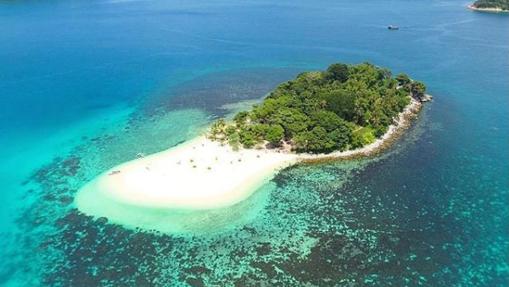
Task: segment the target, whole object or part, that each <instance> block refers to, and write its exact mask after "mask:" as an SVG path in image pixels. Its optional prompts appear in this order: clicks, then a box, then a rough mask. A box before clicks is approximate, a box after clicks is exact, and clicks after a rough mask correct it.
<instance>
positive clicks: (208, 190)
mask: <svg viewBox="0 0 509 287" xmlns="http://www.w3.org/2000/svg"><path fill="white" fill-rule="evenodd" d="M420 107H421V103H420V102H418V101H415V100H412V102H411V104H409V105H408V106H407V107H406V108H405V110H404V111H403V112H402V113H400V115H399V117H398V119H396V120H395V124H394V125H392V126H390V127H389V130H388V131H387V133H386V134H385V135H384V136H383V137H381V138H380V139H378V140H376V141H375V142H374V143H372V144H370V145H367V146H365V147H363V148H360V149H356V150H349V151H343V152H334V153H330V154H318V155H316V154H296V153H292V152H289V151H285V150H275V149H240V150H238V151H234V150H233V149H232V148H231V147H230V146H229V145H228V144H221V143H219V142H217V141H212V140H209V139H207V138H206V137H204V136H201V137H197V138H195V139H193V140H191V141H188V142H185V143H183V144H180V145H178V146H176V147H173V148H170V149H168V150H165V151H162V152H159V153H155V154H152V155H149V156H143V157H141V158H138V159H135V160H132V161H129V162H126V163H124V164H121V165H119V166H116V167H114V168H112V169H110V170H108V171H106V172H104V173H103V174H101V175H99V176H98V177H97V178H95V179H94V180H92V181H91V182H89V183H88V184H86V185H85V186H84V187H82V188H81V189H80V190H79V191H78V193H77V195H76V198H75V205H76V207H77V208H78V209H79V210H80V211H82V212H84V213H86V214H88V215H92V216H95V217H107V218H108V219H109V220H110V221H112V222H115V223H120V224H124V225H127V226H132V223H131V222H126V221H128V220H130V219H129V218H130V217H129V216H127V217H126V216H125V213H126V212H128V211H127V209H129V208H133V210H134V209H136V208H137V209H143V210H145V211H147V210H151V211H154V210H157V211H158V212H159V211H161V212H164V211H168V210H210V209H219V208H225V207H228V206H232V205H235V204H237V203H239V202H241V201H243V200H244V199H246V198H248V197H249V196H250V195H252V194H253V192H255V191H256V190H257V189H258V188H259V187H261V186H262V185H263V184H264V183H266V182H267V181H269V180H271V179H272V178H273V176H274V175H275V174H277V172H278V171H279V170H281V169H283V168H286V167H288V166H291V165H293V164H296V163H298V162H302V161H304V162H313V161H322V160H333V159H348V158H353V157H362V156H369V155H372V154H374V153H376V152H378V151H380V150H381V149H383V148H384V147H385V146H387V144H388V143H390V142H392V141H393V140H394V139H395V138H397V137H398V136H399V135H400V134H401V133H402V131H403V130H404V129H405V128H406V127H407V126H408V123H409V121H410V119H411V118H412V116H413V115H416V114H417V112H418V111H419V109H420ZM112 206H114V208H111V207H112ZM139 214H140V215H141V214H143V212H140V213H139ZM140 225H144V224H137V226H136V224H135V226H132V227H142V228H143V226H140ZM148 225H149V226H154V224H152V223H150V224H148Z"/></svg>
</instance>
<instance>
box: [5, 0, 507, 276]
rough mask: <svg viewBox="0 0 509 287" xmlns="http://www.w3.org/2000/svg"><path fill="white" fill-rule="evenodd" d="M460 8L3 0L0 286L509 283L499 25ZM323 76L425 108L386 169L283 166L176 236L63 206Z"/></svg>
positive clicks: (450, 4)
mask: <svg viewBox="0 0 509 287" xmlns="http://www.w3.org/2000/svg"><path fill="white" fill-rule="evenodd" d="M465 4H466V3H465V2H463V1H403V0H401V1H399V0H394V1H335V2H333V3H329V2H326V1H302V0H298V1H278V2H277V3H271V2H264V1H242V2H240V1H230V0H224V1H214V2H211V1H185V2H171V1H109V2H108V1H37V2H36V1H9V2H2V3H0V43H2V44H1V45H0V134H1V137H0V158H1V159H2V165H0V183H2V187H3V188H2V190H3V192H2V202H3V208H1V209H0V243H1V244H2V246H3V248H2V250H1V251H0V255H1V257H2V258H3V260H2V261H1V262H0V285H5V286H203V285H205V286H304V285H306V284H307V285H308V286H389V285H394V286H419V285H422V286H507V285H508V284H509V262H508V261H509V259H508V255H507V254H509V253H508V249H509V224H508V219H509V174H508V171H509V151H508V143H509V103H508V102H509V101H508V99H509V82H508V81H507V75H509V37H507V35H509V17H508V16H507V15H494V14H483V13H474V12H472V11H469V10H467V9H465V8H464V6H465ZM388 24H396V25H399V26H400V30H399V31H387V29H386V26H387V25H388ZM335 61H342V62H348V63H358V62H363V61H371V62H374V63H376V64H378V65H381V66H386V67H389V68H391V69H392V70H393V71H395V72H400V71H405V72H407V73H408V74H410V75H411V76H412V77H414V78H417V79H420V80H423V81H424V82H426V83H427V85H428V87H429V90H430V93H432V94H433V95H434V96H435V99H434V101H433V103H431V104H429V105H427V106H426V108H425V109H424V111H423V113H422V114H421V116H420V118H419V119H418V121H417V122H416V124H415V126H413V127H412V128H411V130H410V131H409V132H408V135H406V136H405V137H404V138H403V139H402V140H400V141H399V142H398V143H397V145H396V146H394V147H393V148H392V149H391V150H390V151H388V152H387V153H385V154H384V155H383V156H380V157H378V158H375V159H369V160H362V161H352V162H338V163H329V164H322V165H313V166H297V167H293V168H289V169H287V170H285V171H283V172H281V173H280V174H279V175H278V176H277V177H276V178H275V179H274V180H273V181H272V182H271V183H270V184H269V185H267V186H265V187H263V188H262V189H261V190H260V191H259V192H257V193H256V194H255V196H254V197H253V198H250V199H249V201H248V202H246V203H244V204H245V205H246V206H235V207H232V208H231V209H226V210H221V211H219V212H216V213H214V212H210V213H209V214H204V215H201V216H193V217H191V219H189V218H187V219H186V220H189V221H181V222H179V224H182V226H183V228H184V229H185V230H187V231H189V232H187V233H186V234H179V235H175V234H173V235H172V234H169V235H168V234H166V235H163V234H158V233H150V232H142V231H129V230H126V229H124V228H122V227H120V226H116V225H112V224H108V223H107V220H106V219H93V218H90V217H87V216H84V215H83V214H80V213H79V212H77V211H76V210H75V209H73V206H72V198H73V196H74V194H75V192H76V190H77V189H78V188H79V187H80V186H82V185H83V184H84V183H85V182H87V181H88V180H90V179H92V178H93V177H94V176H96V175H97V174H99V173H100V172H102V171H104V170H106V169H107V168H109V167H112V166H113V165H115V164H118V163H120V162H123V161H126V160H130V159H132V158H134V157H135V156H136V154H137V153H138V152H144V153H150V152H156V151H159V150H162V149H165V148H168V147H171V146H174V145H176V144H178V143H179V142H182V141H183V140H186V139H188V138H191V137H193V136H194V135H196V134H198V133H199V132H200V131H201V130H203V128H204V127H206V125H207V124H208V123H210V121H212V120H213V119H214V118H215V117H217V116H221V115H225V114H228V113H229V112H230V110H229V109H228V107H232V106H235V105H231V104H235V103H238V102H242V101H246V100H253V99H258V98H260V97H262V96H263V95H264V94H265V93H266V92H268V91H270V89H272V88H273V87H274V86H275V85H277V83H279V82H281V81H284V80H286V79H290V78H291V77H293V76H295V75H296V74H297V73H298V72H300V71H303V70H308V69H323V68H324V67H325V66H327V64H329V63H331V62H335ZM243 210H245V212H244V213H242V211H243ZM239 212H241V213H242V214H239ZM230 219H232V220H231V221H230ZM233 219H239V220H233ZM210 222H214V223H215V224H214V225H211V224H209V223H210Z"/></svg>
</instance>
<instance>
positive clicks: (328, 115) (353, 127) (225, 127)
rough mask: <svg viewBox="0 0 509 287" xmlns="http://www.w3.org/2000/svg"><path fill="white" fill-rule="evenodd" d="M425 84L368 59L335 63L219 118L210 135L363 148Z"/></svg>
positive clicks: (299, 147) (308, 148) (321, 149)
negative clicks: (227, 117)
mask: <svg viewBox="0 0 509 287" xmlns="http://www.w3.org/2000/svg"><path fill="white" fill-rule="evenodd" d="M425 89H426V88H425V86H424V84H422V83H420V82H416V81H412V80H411V79H410V78H409V77H408V76H406V75H404V74H400V75H398V76H396V77H392V75H391V72H390V71H389V70H387V69H383V68H379V67H376V66H374V65H372V64H369V63H364V64H359V65H345V64H333V65H331V66H329V68H328V69H327V70H326V71H324V72H306V73H302V74H300V75H298V76H297V78H296V79H294V80H291V81H288V82H285V83H282V84H280V85H279V86H278V87H277V88H276V89H275V90H274V91H273V92H271V93H270V94H269V96H268V97H267V98H265V99H264V101H263V102H262V103H260V104H259V105H255V106H253V108H252V109H251V110H250V111H244V112H240V113H238V114H236V115H235V116H234V118H233V122H232V123H226V122H225V121H224V120H222V119H221V120H219V121H217V122H216V123H214V124H213V126H212V128H211V133H210V135H209V136H210V137H211V138H212V139H215V140H221V141H226V142H228V143H229V144H230V145H232V146H233V147H234V148H239V147H240V146H241V145H242V146H244V147H246V148H251V147H254V146H256V145H259V144H268V145H269V146H272V147H278V146H283V147H286V148H288V147H291V148H292V149H293V150H295V151H297V152H311V153H328V152H332V151H335V150H346V149H351V148H357V147H361V146H363V145H366V144H369V143H371V142H373V141H374V140H375V139H376V137H379V136H381V135H383V134H384V133H385V132H386V131H387V128H388V127H389V125H390V124H392V122H393V119H394V118H395V117H396V116H397V115H398V113H400V112H401V111H402V110H403V109H404V107H405V106H406V105H408V104H409V102H410V96H409V95H410V94H412V95H414V96H415V97H420V96H422V95H424V92H425Z"/></svg>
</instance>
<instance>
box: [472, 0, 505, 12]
mask: <svg viewBox="0 0 509 287" xmlns="http://www.w3.org/2000/svg"><path fill="white" fill-rule="evenodd" d="M468 8H470V9H472V10H475V11H481V12H494V13H498V12H509V0H477V1H475V2H474V3H473V4H471V5H469V6H468Z"/></svg>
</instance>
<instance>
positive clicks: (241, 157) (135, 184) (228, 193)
mask: <svg viewBox="0 0 509 287" xmlns="http://www.w3.org/2000/svg"><path fill="white" fill-rule="evenodd" d="M296 160H297V155H295V154H283V153H280V152H277V151H274V150H265V149H264V150H256V149H242V150H240V151H233V150H232V148H231V147H230V146H229V145H227V144H225V145H222V144H220V143H219V142H215V141H211V140H209V139H207V138H205V137H198V138H196V139H194V140H192V141H189V142H187V143H184V144H181V145H178V146H176V147H174V148H170V149H168V150H166V151H163V152H159V153H156V154H152V155H150V156H146V157H143V158H139V159H136V160H133V161H129V162H127V163H124V164H121V165H119V166H116V167H114V168H112V169H111V170H109V171H106V172H105V173H103V174H102V175H100V176H99V177H97V178H96V179H95V180H93V181H92V182H90V183H89V184H87V185H86V186H84V187H83V188H82V189H81V190H80V192H79V194H78V196H77V198H76V204H77V206H78V208H82V207H83V208H85V207H84V206H82V202H81V199H82V198H83V197H84V196H86V193H90V192H100V193H103V195H105V194H106V195H108V197H109V198H111V199H113V200H116V201H118V202H121V203H124V204H129V205H136V206H142V207H154V208H175V209H211V208H221V207H225V206H229V205H232V204H235V203H237V202H239V201H241V200H243V199H245V198H246V197H248V196H249V195H251V193H252V192H253V191H255V190H256V188H257V187H259V186H260V185H262V184H263V183H264V182H265V181H267V180H270V179H271V176H272V175H274V174H275V173H276V172H277V171H278V170H279V169H281V168H284V167H287V166H289V165H291V164H293V163H295V162H296Z"/></svg>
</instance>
